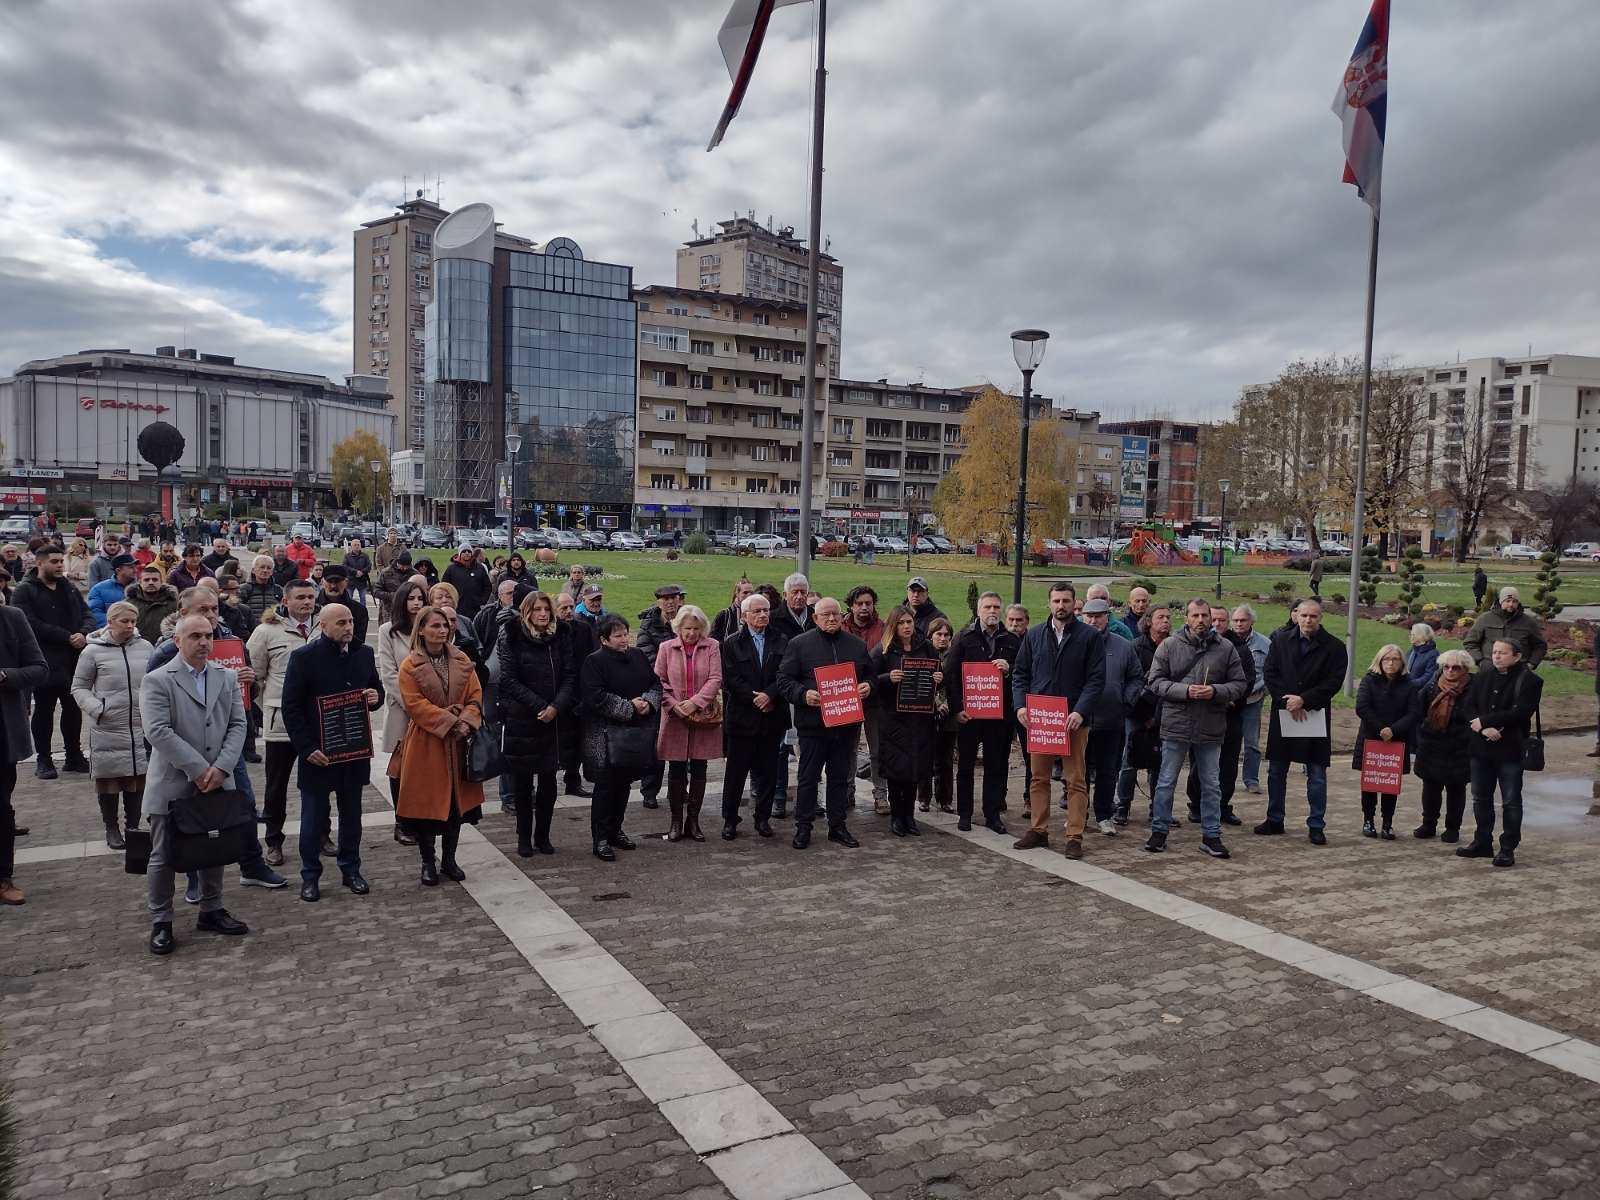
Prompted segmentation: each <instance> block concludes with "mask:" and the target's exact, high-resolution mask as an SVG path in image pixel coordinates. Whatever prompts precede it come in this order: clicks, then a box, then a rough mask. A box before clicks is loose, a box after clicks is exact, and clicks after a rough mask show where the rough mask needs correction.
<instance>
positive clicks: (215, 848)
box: [167, 788, 256, 871]
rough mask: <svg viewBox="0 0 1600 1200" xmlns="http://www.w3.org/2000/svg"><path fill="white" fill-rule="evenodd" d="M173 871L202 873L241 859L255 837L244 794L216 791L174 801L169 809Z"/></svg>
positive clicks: (252, 811) (252, 809)
mask: <svg viewBox="0 0 1600 1200" xmlns="http://www.w3.org/2000/svg"><path fill="white" fill-rule="evenodd" d="M167 820H168V822H169V823H170V828H171V834H172V835H171V837H170V839H169V845H170V846H171V849H172V864H171V865H172V868H173V869H174V870H176V871H201V870H204V869H205V868H207V867H222V866H227V865H228V864H229V863H236V862H238V861H239V860H240V859H242V858H244V856H245V854H246V853H248V851H249V850H250V848H251V843H253V842H254V841H255V838H256V810H255V806H254V805H253V804H251V803H250V800H249V798H248V797H246V796H245V794H244V793H243V792H240V791H235V790H233V789H231V788H218V789H217V790H216V791H214V792H194V793H193V794H191V795H188V796H181V797H179V798H178V799H176V800H174V801H173V802H172V804H171V806H170V808H169V810H168V813H167Z"/></svg>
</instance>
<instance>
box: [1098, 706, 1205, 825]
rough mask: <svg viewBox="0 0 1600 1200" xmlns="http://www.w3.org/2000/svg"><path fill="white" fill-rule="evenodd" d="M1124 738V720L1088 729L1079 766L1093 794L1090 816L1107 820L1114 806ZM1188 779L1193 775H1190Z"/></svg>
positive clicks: (1125, 724)
mask: <svg viewBox="0 0 1600 1200" xmlns="http://www.w3.org/2000/svg"><path fill="white" fill-rule="evenodd" d="M1127 740H1128V733H1127V722H1126V721H1123V720H1121V719H1118V721H1117V723H1116V728H1114V729H1101V728H1100V727H1099V726H1098V725H1097V726H1095V728H1093V729H1091V730H1090V731H1089V741H1088V743H1087V744H1086V746H1085V747H1084V752H1083V755H1084V757H1083V769H1084V772H1085V775H1086V779H1085V782H1086V783H1088V785H1089V789H1090V793H1089V794H1090V795H1091V796H1093V797H1094V819H1095V820H1096V821H1109V820H1110V819H1111V814H1112V813H1113V812H1114V811H1116V807H1117V779H1118V778H1119V777H1120V776H1121V774H1122V746H1123V743H1124V742H1126V741H1127ZM1190 778H1193V776H1192V775H1191V776H1190Z"/></svg>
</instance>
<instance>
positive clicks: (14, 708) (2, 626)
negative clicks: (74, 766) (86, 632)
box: [0, 604, 50, 763]
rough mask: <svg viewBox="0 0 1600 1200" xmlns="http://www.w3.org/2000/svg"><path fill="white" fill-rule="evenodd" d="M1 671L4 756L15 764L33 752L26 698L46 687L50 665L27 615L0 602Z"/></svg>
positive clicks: (0, 702)
mask: <svg viewBox="0 0 1600 1200" xmlns="http://www.w3.org/2000/svg"><path fill="white" fill-rule="evenodd" d="M0 672H3V674H4V677H3V678H0V721H4V722H5V746H4V755H3V757H4V758H5V760H6V761H8V762H13V763H14V762H19V761H21V760H22V759H24V758H29V757H31V756H32V755H33V738H32V736H31V735H30V733H29V731H28V697H29V694H30V693H31V692H32V691H33V689H34V688H40V687H44V686H45V681H46V680H47V679H48V678H49V675H50V667H49V665H48V664H46V662H45V660H44V654H43V652H41V651H40V649H39V641H38V639H37V638H35V637H34V636H33V627H32V626H31V625H29V623H28V618H27V617H25V616H23V615H22V614H21V613H19V612H18V611H17V610H16V609H14V608H12V607H10V606H9V605H4V604H0Z"/></svg>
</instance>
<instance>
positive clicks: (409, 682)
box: [389, 605, 483, 887]
mask: <svg viewBox="0 0 1600 1200" xmlns="http://www.w3.org/2000/svg"><path fill="white" fill-rule="evenodd" d="M451 632H452V622H451V619H450V617H449V615H447V614H446V613H445V611H444V610H443V609H440V608H434V607H433V606H431V605H429V606H427V607H425V608H423V610H422V611H421V612H419V613H418V614H417V619H416V622H415V625H414V627H413V629H412V632H411V652H410V653H409V654H408V655H406V660H405V661H404V662H403V663H401V664H400V672H399V682H400V698H401V702H402V703H403V704H404V705H405V711H406V720H407V722H408V723H407V726H406V732H405V737H404V738H403V739H401V742H400V747H399V749H398V750H397V751H396V752H395V754H394V755H392V756H391V757H390V759H389V775H390V777H391V778H398V779H399V780H400V791H399V796H398V801H397V803H396V806H395V812H396V814H397V815H398V816H399V818H400V819H401V820H402V821H404V822H405V823H406V825H407V827H408V828H409V829H410V830H411V832H412V833H413V834H415V836H416V839H417V847H418V849H419V851H420V852H421V855H422V884H423V886H424V887H437V886H438V884H439V876H440V875H441V874H443V875H444V876H445V877H447V878H449V879H453V880H455V881H456V882H457V883H460V882H461V881H462V880H464V879H465V878H466V877H467V875H466V872H465V871H463V870H462V869H461V868H460V867H459V866H457V865H456V846H457V844H458V842H459V841H460V838H461V826H462V823H463V822H465V823H467V824H470V825H476V824H477V823H478V817H479V815H480V814H481V812H482V808H483V785H482V784H481V783H473V782H471V781H470V780H468V779H467V778H466V777H465V773H464V771H465V766H466V754H465V746H466V740H467V739H468V738H469V737H471V736H472V734H474V733H476V732H477V730H478V728H479V726H481V725H482V724H483V688H482V687H481V685H479V683H478V675H477V672H476V671H475V670H474V669H473V664H472V660H471V659H470V658H468V657H467V656H466V655H465V654H464V653H462V651H461V650H459V649H457V648H456V647H455V646H454V645H452V644H451ZM441 835H442V840H443V842H444V845H443V847H442V851H441V853H440V855H439V858H438V860H437V861H435V858H434V838H436V837H440V836H441Z"/></svg>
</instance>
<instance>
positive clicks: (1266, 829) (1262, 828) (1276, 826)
mask: <svg viewBox="0 0 1600 1200" xmlns="http://www.w3.org/2000/svg"><path fill="white" fill-rule="evenodd" d="M1255 832H1256V833H1259V834H1261V835H1262V836H1263V837H1269V836H1276V835H1277V834H1280V833H1282V832H1283V822H1282V821H1263V822H1261V824H1259V825H1257V826H1256V827H1255Z"/></svg>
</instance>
